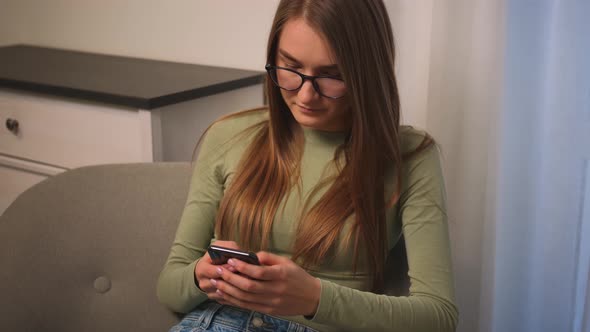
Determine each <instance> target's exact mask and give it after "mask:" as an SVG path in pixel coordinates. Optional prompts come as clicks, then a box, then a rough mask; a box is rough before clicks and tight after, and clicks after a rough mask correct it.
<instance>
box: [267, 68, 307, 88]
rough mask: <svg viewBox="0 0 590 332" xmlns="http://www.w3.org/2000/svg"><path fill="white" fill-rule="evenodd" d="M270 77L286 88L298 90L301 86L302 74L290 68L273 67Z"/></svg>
mask: <svg viewBox="0 0 590 332" xmlns="http://www.w3.org/2000/svg"><path fill="white" fill-rule="evenodd" d="M270 77H271V78H272V80H273V82H275V84H276V85H278V86H279V87H280V88H283V89H285V90H297V89H299V87H300V86H301V76H299V75H297V74H296V73H294V72H292V71H290V70H286V69H281V68H273V69H271V70H270Z"/></svg>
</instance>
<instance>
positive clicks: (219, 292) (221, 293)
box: [215, 289, 223, 296]
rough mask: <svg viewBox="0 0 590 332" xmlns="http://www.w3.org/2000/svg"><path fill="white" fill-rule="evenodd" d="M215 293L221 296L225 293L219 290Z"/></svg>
mask: <svg viewBox="0 0 590 332" xmlns="http://www.w3.org/2000/svg"><path fill="white" fill-rule="evenodd" d="M215 292H216V293H217V294H219V295H221V296H223V292H222V291H220V290H219V289H218V290H216V291H215Z"/></svg>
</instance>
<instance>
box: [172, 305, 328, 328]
mask: <svg viewBox="0 0 590 332" xmlns="http://www.w3.org/2000/svg"><path fill="white" fill-rule="evenodd" d="M188 331H199V332H201V331H202V332H205V331H218V332H238V331H239V332H242V331H249V332H317V331H316V330H314V329H312V328H310V327H308V326H305V325H302V324H299V323H295V322H292V321H289V320H287V319H283V318H278V317H274V316H271V315H265V314H262V313H259V312H256V311H250V310H246V309H242V308H237V307H232V306H227V305H221V304H219V303H217V302H214V301H207V302H204V303H202V304H201V305H199V306H198V307H197V308H195V310H193V311H192V312H190V313H188V314H186V316H184V318H183V319H182V320H181V321H180V323H178V324H177V325H175V326H173V327H172V328H171V329H170V332H188Z"/></svg>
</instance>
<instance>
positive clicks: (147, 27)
mask: <svg viewBox="0 0 590 332" xmlns="http://www.w3.org/2000/svg"><path fill="white" fill-rule="evenodd" d="M277 3H278V1H276V0H248V1H233V0H204V1H201V0H199V1H193V0H175V1H159V0H126V1H118V0H104V1H91V0H82V1H78V0H50V1H37V0H0V44H4V45H6V44H12V43H27V44H34V45H40V46H50V47H57V48H65V49H74V50H82V51H91V52H96V53H106V54H116V55H124V56H133V57H141V58H150V59H159V60H170V61H178V62H185V63H198V64H207V65H219V66H226V67H235V68H243V69H257V70H263V68H264V61H265V50H266V38H267V35H268V32H269V30H270V25H271V23H272V17H273V14H274V11H275V9H276V4H277Z"/></svg>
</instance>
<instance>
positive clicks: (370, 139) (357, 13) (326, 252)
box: [216, 0, 432, 290]
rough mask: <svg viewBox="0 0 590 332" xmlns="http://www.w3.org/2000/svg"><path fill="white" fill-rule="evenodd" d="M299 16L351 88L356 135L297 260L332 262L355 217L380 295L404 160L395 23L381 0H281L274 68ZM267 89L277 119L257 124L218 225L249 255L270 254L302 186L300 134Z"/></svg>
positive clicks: (353, 236) (339, 155) (303, 230)
mask: <svg viewBox="0 0 590 332" xmlns="http://www.w3.org/2000/svg"><path fill="white" fill-rule="evenodd" d="M295 18H302V19H304V20H305V21H306V23H307V24H309V25H310V26H311V27H312V28H313V29H314V30H315V31H316V32H318V33H319V34H321V35H322V36H323V37H324V38H325V40H326V41H327V42H328V43H329V45H330V47H331V48H332V50H333V52H334V55H335V56H336V59H337V60H338V65H339V69H340V73H341V75H342V77H343V79H344V81H345V82H346V86H347V95H346V97H345V98H347V99H348V103H349V105H350V106H351V109H352V128H350V133H349V139H348V140H347V141H346V142H345V143H343V145H342V146H341V147H340V148H339V149H337V151H336V153H335V156H334V161H335V164H336V165H337V166H338V168H337V170H338V171H337V172H336V173H337V174H336V175H335V176H334V177H333V178H330V179H325V180H324V181H322V183H320V184H319V185H318V187H316V192H317V191H318V190H319V188H320V187H322V186H328V188H327V191H326V192H325V193H324V194H323V196H322V197H321V198H320V199H319V200H318V201H317V202H316V203H315V204H314V205H313V206H311V207H309V209H307V211H306V212H305V214H304V215H303V216H302V218H301V220H300V222H299V225H298V228H297V233H296V237H295V240H294V243H293V260H295V261H298V262H300V263H301V264H302V265H303V266H305V267H313V266H316V265H318V264H320V263H321V262H323V261H324V260H325V259H329V256H330V250H333V249H334V247H335V246H336V244H337V243H336V242H337V240H338V237H339V235H340V233H341V232H342V230H343V227H344V224H345V221H346V220H347V219H348V218H349V217H351V216H354V222H353V223H352V227H351V229H350V233H349V236H348V237H347V238H348V240H349V241H351V244H352V245H353V246H354V252H355V260H354V261H355V263H354V265H355V269H356V265H357V263H356V262H357V261H358V259H359V252H360V250H359V248H360V247H363V248H364V249H365V251H366V259H367V264H366V266H368V267H369V268H370V269H371V271H370V273H371V274H372V276H373V287H374V289H376V290H378V289H380V288H381V286H382V282H383V280H382V275H383V265H384V263H385V259H386V255H387V243H386V240H387V236H386V224H385V212H386V209H387V208H389V207H391V206H393V205H394V204H395V203H396V202H397V198H398V197H399V191H400V188H401V180H402V179H401V165H402V160H403V159H404V158H403V156H402V154H401V151H400V145H399V128H400V102H399V95H398V88H397V83H396V79H395V74H394V55H395V48H394V40H393V34H392V29H391V24H390V21H389V17H388V14H387V11H386V8H385V5H384V4H383V2H382V1H381V0H364V1H359V0H322V1H313V0H311V1H310V0H282V1H281V2H280V3H279V6H278V9H277V12H276V15H275V18H274V21H273V24H272V28H271V32H270V36H269V40H268V49H267V63H270V64H275V63H276V62H275V60H276V53H277V47H278V41H279V37H280V34H281V31H282V28H283V26H284V25H285V23H286V22H287V21H288V20H291V19H295ZM265 90H266V96H267V98H268V103H269V121H266V122H263V123H261V124H260V125H258V126H257V128H258V130H257V131H256V134H255V135H254V137H253V140H252V143H251V144H250V146H249V147H248V149H247V151H246V152H245V153H244V156H243V158H242V160H241V161H240V164H239V165H238V168H237V170H236V174H235V177H234V179H233V183H232V184H231V186H230V187H229V188H227V190H226V192H225V195H224V197H223V199H222V201H221V203H220V208H219V211H218V214H217V220H216V233H217V236H218V237H219V238H220V239H234V238H235V239H237V241H238V243H239V244H240V245H241V246H242V247H243V248H246V249H249V250H264V249H266V248H268V239H269V235H270V233H271V229H272V224H273V219H274V218H275V215H276V213H277V212H278V209H279V206H280V204H281V202H282V201H283V200H284V199H286V197H287V196H288V195H289V193H290V192H291V190H293V189H294V188H295V187H296V185H297V183H298V179H299V176H300V174H299V164H300V161H301V156H302V153H303V140H304V138H303V133H302V131H301V128H300V126H299V125H298V123H297V122H296V120H295V119H294V117H293V115H292V114H291V112H290V110H289V108H288V106H287V105H286V104H285V102H284V100H283V98H282V96H281V92H280V90H279V88H277V87H276V86H274V84H273V83H272V82H271V81H270V80H269V79H268V77H267V79H266V82H265ZM430 144H432V140H431V139H429V138H428V139H425V141H424V142H423V144H421V146H420V147H419V149H420V150H422V149H424V148H425V147H427V146H428V145H430ZM342 161H343V162H342ZM392 168H393V170H394V171H395V175H396V183H395V184H396V186H395V188H396V190H395V192H394V193H393V195H392V197H385V176H386V172H390V171H391V170H392ZM361 243H362V244H363V245H362V246H361Z"/></svg>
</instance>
